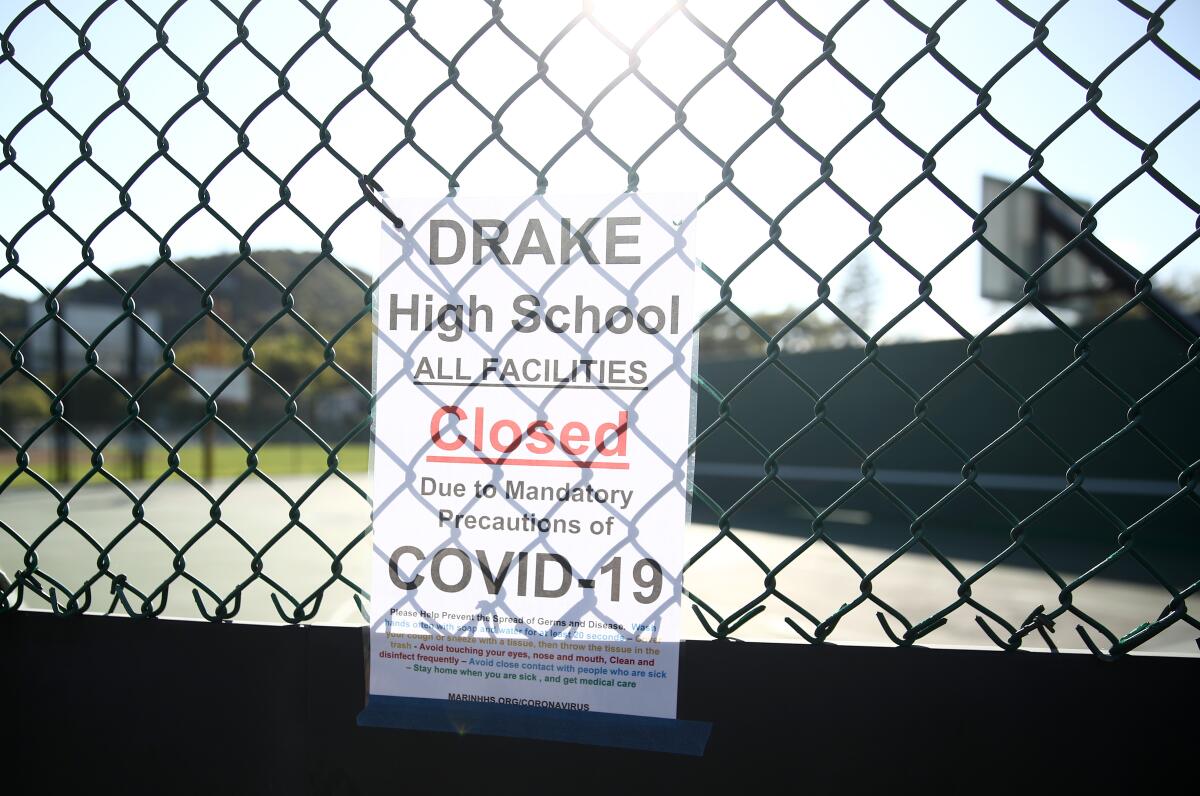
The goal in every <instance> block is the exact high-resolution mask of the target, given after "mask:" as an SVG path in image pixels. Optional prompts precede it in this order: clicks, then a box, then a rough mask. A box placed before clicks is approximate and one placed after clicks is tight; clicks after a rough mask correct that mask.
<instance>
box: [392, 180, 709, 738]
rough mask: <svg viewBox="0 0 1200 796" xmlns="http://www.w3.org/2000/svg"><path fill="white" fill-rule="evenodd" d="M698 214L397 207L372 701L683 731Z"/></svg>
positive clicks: (610, 204) (590, 203)
mask: <svg viewBox="0 0 1200 796" xmlns="http://www.w3.org/2000/svg"><path fill="white" fill-rule="evenodd" d="M692 206H694V205H692ZM690 208H691V206H687V205H686V204H685V203H684V201H683V200H681V199H679V198H674V197H670V198H665V199H659V198H656V197H652V196H645V195H641V194H623V195H620V196H617V197H616V198H613V197H609V198H607V199H599V198H593V199H587V198H581V197H575V198H569V197H568V198H563V197H554V198H552V199H547V198H546V197H543V196H534V197H523V198H520V199H512V198H509V199H494V198H493V199H476V198H471V197H455V198H442V199H437V200H430V201H424V202H423V201H405V202H399V203H392V204H391V209H392V210H393V211H394V212H395V214H396V215H398V216H399V218H400V219H402V220H403V224H402V226H399V227H397V226H395V225H394V224H392V223H385V224H384V234H383V252H382V257H383V269H384V270H383V274H382V276H381V279H380V283H379V288H378V291H377V293H376V340H375V351H376V353H375V382H376V394H377V399H376V404H375V418H374V423H375V429H374V430H375V442H374V448H373V458H372V467H373V482H374V504H375V508H374V534H375V537H374V544H373V560H372V588H371V611H370V620H371V634H370V636H371V644H370V655H371V678H370V679H371V693H372V694H373V695H374V694H380V695H388V696H399V697H424V698H433V699H445V700H451V701H467V702H483V703H494V704H500V705H527V706H537V707H549V708H565V709H568V710H575V711H600V712H606V713H624V714H632V715H639V716H652V717H665V718H674V717H675V706H676V692H677V688H678V656H679V640H680V624H681V621H680V598H681V594H682V591H681V589H682V568H683V563H684V559H683V533H684V528H685V525H686V522H687V518H688V504H687V500H688V494H687V485H688V474H689V469H690V460H689V454H688V444H689V438H690V436H691V434H692V433H693V428H692V426H693V422H694V421H693V418H694V412H693V411H692V406H693V392H692V387H691V376H692V362H693V356H692V350H693V333H692V326H693V323H694V319H693V317H692V298H693V296H692V291H693V273H694V265H693V262H692V260H691V259H690V258H689V256H688V254H687V248H686V242H685V235H684V231H685V230H688V229H689V219H688V217H687V213H688V212H689V211H690ZM681 219H682V220H681Z"/></svg>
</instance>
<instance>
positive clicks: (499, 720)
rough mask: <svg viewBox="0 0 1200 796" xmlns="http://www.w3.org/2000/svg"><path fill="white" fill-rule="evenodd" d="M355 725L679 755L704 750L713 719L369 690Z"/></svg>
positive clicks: (696, 753) (697, 753)
mask: <svg viewBox="0 0 1200 796" xmlns="http://www.w3.org/2000/svg"><path fill="white" fill-rule="evenodd" d="M358 724H359V726H360V727H394V728H398V729H405V730H429V731H433V732H450V733H454V734H455V735H464V734H472V735H498V736H503V737H508V738H534V739H537V740H542V741H565V742H567V743H580V744H590V745H593V746H612V747H616V748H619V749H641V750H645V751H651V752H671V753H673V754H680V755H695V756H697V757H698V756H700V755H703V754H704V747H705V746H707V745H708V736H709V733H710V732H712V723H711V722H707V721H684V720H680V719H659V718H650V717H646V716H626V715H623V714H619V713H589V712H580V711H574V710H558V709H555V708H538V707H520V706H513V705H494V704H490V703H486V702H482V703H481V702H450V701H448V700H444V699H418V698H415V697H394V696H382V695H379V694H371V695H370V697H369V698H368V700H367V706H366V708H364V709H363V711H362V712H361V713H359V714H358Z"/></svg>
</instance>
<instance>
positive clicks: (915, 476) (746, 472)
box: [696, 462, 1179, 497]
mask: <svg viewBox="0 0 1200 796" xmlns="http://www.w3.org/2000/svg"><path fill="white" fill-rule="evenodd" d="M696 472H697V473H702V474H705V475H719V476H728V477H730V478H755V479H757V478H762V477H763V475H764V469H763V467H762V465H756V464H735V463H733V462H696ZM779 475H780V476H782V477H784V478H792V479H795V480H797V481H857V480H859V479H860V478H862V471H861V470H858V469H855V468H853V467H801V466H797V465H786V464H785V465H781V466H780V467H779ZM875 476H876V478H878V479H879V480H880V481H884V482H886V483H889V484H906V485H909V486H947V487H953V486H957V485H958V484H960V483H962V481H963V477H962V476H961V475H960V474H959V473H953V472H947V471H939V470H889V469H882V470H876V471H875ZM975 482H976V483H978V484H979V485H980V486H983V487H986V488H988V489H1009V490H1014V491H1026V492H1061V491H1062V490H1063V489H1065V488H1066V487H1067V486H1068V482H1067V479H1066V478H1065V477H1060V476H1055V475H1022V474H1020V473H980V474H979V476H978V477H977V478H976V479H975ZM1083 486H1084V487H1085V488H1086V489H1087V490H1088V491H1089V492H1098V493H1103V494H1113V495H1154V496H1157V497H1167V496H1168V495H1173V494H1175V493H1176V492H1177V491H1179V485H1178V484H1175V483H1172V482H1171V481H1151V480H1148V479H1142V478H1094V477H1088V478H1085V479H1084V481H1083Z"/></svg>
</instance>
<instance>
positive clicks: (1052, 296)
mask: <svg viewBox="0 0 1200 796" xmlns="http://www.w3.org/2000/svg"><path fill="white" fill-rule="evenodd" d="M1011 185H1012V183H1011V182H1010V181H1008V180H1003V179H998V178H996V177H988V176H985V177H984V178H983V205H982V206H983V207H985V208H986V207H988V206H989V205H991V204H992V203H993V202H995V201H996V199H997V197H999V196H1000V195H1001V194H1002V193H1003V192H1004V191H1006V190H1008V189H1009V188H1010V187H1011ZM1074 201H1075V202H1076V204H1078V205H1079V206H1081V207H1085V208H1086V207H1090V206H1091V204H1090V203H1089V202H1085V201H1083V200H1080V199H1075V200H1074ZM1053 219H1057V220H1059V221H1060V222H1066V225H1068V226H1070V227H1071V228H1077V225H1078V223H1079V220H1080V216H1079V214H1078V213H1076V212H1075V211H1074V210H1072V209H1071V208H1070V207H1069V206H1068V205H1067V204H1066V203H1065V202H1063V201H1062V200H1060V199H1059V198H1058V197H1056V196H1054V195H1053V194H1050V193H1047V192H1045V191H1040V190H1037V189H1035V188H1030V187H1027V186H1025V185H1022V186H1021V187H1019V188H1017V189H1016V190H1015V191H1013V192H1012V193H1011V194H1009V195H1008V196H1006V197H1005V198H1004V199H1003V201H1001V202H1000V203H999V204H998V205H997V206H996V207H993V208H992V209H991V210H990V211H988V213H987V216H986V220H987V230H986V231H985V232H984V237H985V238H986V239H987V241H988V242H989V243H991V244H992V245H993V246H995V247H996V248H997V249H999V250H1000V251H1001V252H1002V253H1003V254H1004V255H1005V256H1006V257H1008V258H1009V259H1011V260H1012V261H1013V262H1014V263H1015V264H1016V265H1017V266H1019V267H1020V268H1021V269H1023V270H1024V271H1025V272H1026V273H1032V272H1033V271H1035V270H1036V269H1037V268H1039V267H1041V265H1042V264H1044V263H1045V262H1046V261H1047V260H1048V259H1050V258H1051V257H1052V256H1053V255H1054V254H1055V253H1056V252H1058V251H1059V250H1060V249H1062V247H1063V246H1065V245H1066V244H1067V242H1068V241H1069V240H1070V239H1071V238H1070V235H1069V234H1068V231H1067V230H1064V229H1063V228H1062V227H1063V226H1064V224H1062V223H1060V224H1053V223H1050V222H1051V221H1052V220H1053ZM1083 248H1084V247H1077V248H1076V249H1074V250H1072V251H1071V252H1070V253H1069V254H1067V255H1066V256H1065V257H1063V258H1062V259H1061V260H1059V261H1058V262H1056V263H1055V264H1054V265H1053V266H1052V267H1051V268H1050V269H1049V270H1048V271H1046V272H1045V273H1044V274H1043V275H1042V277H1041V279H1040V288H1041V289H1040V291H1039V296H1040V297H1041V299H1042V300H1043V301H1046V302H1050V303H1064V302H1068V301H1071V300H1073V299H1077V298H1079V297H1080V296H1085V295H1094V294H1095V293H1097V292H1101V291H1104V290H1107V289H1108V288H1109V287H1110V285H1109V281H1108V279H1107V278H1106V277H1105V276H1104V275H1103V273H1101V271H1100V270H1098V269H1097V268H1095V267H1094V266H1093V264H1092V263H1091V261H1090V260H1089V259H1088V256H1087V254H1086V252H1084V251H1083ZM1025 282H1026V278H1025V277H1023V276H1021V275H1020V274H1018V273H1017V272H1015V271H1013V270H1012V268H1010V267H1009V266H1008V265H1007V264H1005V263H1004V262H1003V261H1002V260H1001V259H1000V258H999V257H997V256H996V255H995V254H994V253H993V252H991V251H990V250H989V249H988V248H987V247H986V246H985V247H983V250H982V258H981V262H980V294H981V295H982V296H983V297H984V298H988V299H994V300H997V301H1016V300H1018V299H1020V298H1021V297H1022V296H1024V295H1025Z"/></svg>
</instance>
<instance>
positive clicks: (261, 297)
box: [0, 251, 371, 338]
mask: <svg viewBox="0 0 1200 796" xmlns="http://www.w3.org/2000/svg"><path fill="white" fill-rule="evenodd" d="M319 257H320V255H318V254H316V253H312V252H293V251H261V252H256V253H255V255H254V263H256V264H257V265H258V266H259V267H260V268H261V269H262V271H265V272H266V273H267V274H269V276H270V278H268V277H267V276H264V275H263V274H262V273H260V272H259V269H257V268H255V267H254V265H251V264H250V263H249V262H245V261H242V262H237V260H238V257H237V256H236V255H234V254H224V255H217V256H215V257H203V258H193V259H184V260H179V261H178V262H177V266H178V268H174V267H170V266H165V265H160V266H159V267H157V268H156V269H155V270H154V271H153V273H151V274H150V276H149V277H148V278H146V280H145V282H143V283H142V284H140V285H138V286H137V287H136V289H134V293H133V297H134V300H135V301H136V302H137V306H138V308H139V309H142V310H144V309H152V310H155V311H157V312H158V314H159V316H160V318H161V319H162V329H161V332H162V334H163V335H164V336H165V337H168V338H169V337H171V336H172V335H174V334H176V333H177V332H178V331H179V329H181V328H182V327H183V326H184V325H185V324H186V323H187V322H188V321H190V320H192V319H193V318H195V317H196V316H197V315H199V314H200V313H202V312H203V310H204V303H203V295H204V289H206V288H207V287H208V286H210V285H213V284H216V283H217V282H218V280H219V284H217V287H216V288H215V289H214V290H213V296H214V298H215V300H216V303H217V312H218V314H219V315H220V316H221V317H222V318H224V319H225V320H226V321H227V322H229V323H230V325H232V326H233V327H234V328H235V329H237V330H238V331H239V332H240V333H241V334H243V335H246V336H248V335H251V334H253V333H254V332H255V331H257V330H258V329H259V328H260V327H261V326H263V325H264V324H265V323H267V322H268V321H269V320H270V319H271V318H272V317H274V316H275V315H276V314H278V313H279V312H280V310H282V309H283V307H284V298H283V296H284V295H285V293H284V290H286V289H287V288H289V287H291V288H293V291H292V294H291V295H292V297H293V300H294V309H295V311H296V312H297V313H299V314H300V315H301V316H303V317H304V318H305V319H306V320H308V321H309V322H310V323H312V324H313V326H315V327H316V328H317V329H318V330H320V331H321V332H322V333H324V334H327V335H329V334H333V333H334V332H336V331H337V330H338V329H339V328H341V326H342V325H344V324H345V323H346V322H347V321H349V320H350V319H351V318H352V317H353V316H354V314H355V313H356V312H358V311H359V310H360V309H361V308H362V306H363V290H362V288H361V287H360V286H359V285H358V284H356V283H355V282H354V280H353V279H351V278H350V277H349V276H347V275H346V274H345V273H344V272H342V271H341V269H339V268H338V267H337V266H336V265H334V264H333V263H332V262H329V261H322V262H320V263H318V264H317V265H316V267H314V268H313V269H312V270H311V271H310V272H309V273H308V274H306V275H305V276H304V277H303V279H301V280H300V281H299V283H297V281H296V280H297V279H298V278H299V276H300V274H301V272H302V271H303V270H304V269H305V268H306V267H308V265H309V264H310V263H311V262H312V261H313V260H314V259H317V258H319ZM235 263H236V265H235ZM231 266H233V267H232V268H231ZM147 268H148V266H146V265H139V266H133V267H130V268H122V269H118V270H116V271H113V272H112V273H110V274H109V276H111V277H112V279H113V280H114V281H116V282H117V283H118V284H120V285H121V286H122V287H124V288H125V289H131V288H133V286H134V285H135V284H137V283H138V280H140V279H141V278H142V277H143V276H144V275H145V273H146V270H147ZM227 271H228V273H226V272H227ZM181 272H182V273H181ZM353 273H354V274H355V276H357V277H358V279H360V280H362V281H363V282H364V283H370V281H371V277H370V276H368V275H367V274H366V273H364V272H362V271H358V270H353ZM185 274H186V276H185ZM188 277H190V279H189V278H188ZM271 278H273V279H274V280H275V281H276V282H278V283H279V285H282V288H281V287H280V286H278V285H275V284H273V283H272V281H271ZM191 280H194V281H195V283H198V284H199V285H200V287H197V285H196V284H194V283H193V282H192V281H191ZM120 300H121V296H120V294H119V293H117V292H116V291H115V290H114V289H113V288H112V286H111V285H109V284H106V283H105V282H102V281H101V280H98V279H96V280H91V281H88V282H84V283H83V284H80V285H77V286H75V287H72V288H70V289H69V290H67V291H66V293H65V295H64V301H65V302H68V303H69V302H72V301H78V302H94V303H112V304H116V303H119V302H120ZM2 306H3V305H0V308H2ZM280 327H281V328H282V329H284V330H286V331H299V329H298V327H297V324H296V323H295V322H294V321H292V320H290V319H286V318H285V319H284V320H283V321H281V323H280Z"/></svg>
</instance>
